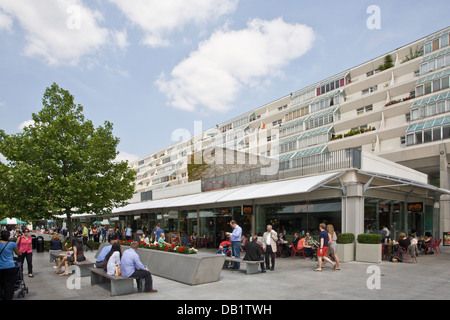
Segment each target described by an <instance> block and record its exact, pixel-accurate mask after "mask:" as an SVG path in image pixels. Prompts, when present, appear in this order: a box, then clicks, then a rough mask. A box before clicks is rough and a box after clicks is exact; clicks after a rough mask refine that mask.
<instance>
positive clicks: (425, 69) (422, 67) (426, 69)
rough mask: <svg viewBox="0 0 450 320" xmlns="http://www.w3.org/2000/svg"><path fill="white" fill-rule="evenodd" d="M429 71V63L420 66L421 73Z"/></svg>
mask: <svg viewBox="0 0 450 320" xmlns="http://www.w3.org/2000/svg"><path fill="white" fill-rule="evenodd" d="M427 72H428V63H424V64H422V65H421V66H420V74H425V73H427Z"/></svg>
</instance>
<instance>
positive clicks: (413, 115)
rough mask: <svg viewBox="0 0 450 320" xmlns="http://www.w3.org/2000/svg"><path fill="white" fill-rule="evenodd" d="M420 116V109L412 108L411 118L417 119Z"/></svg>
mask: <svg viewBox="0 0 450 320" xmlns="http://www.w3.org/2000/svg"><path fill="white" fill-rule="evenodd" d="M419 118H420V112H419V109H414V110H411V120H412V121H414V120H417V119H419Z"/></svg>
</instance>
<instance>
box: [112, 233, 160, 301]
mask: <svg viewBox="0 0 450 320" xmlns="http://www.w3.org/2000/svg"><path fill="white" fill-rule="evenodd" d="M138 248H139V244H138V243H137V242H132V243H131V245H130V249H128V250H125V251H124V253H123V254H122V259H121V260H120V265H121V267H120V271H121V273H122V277H124V278H129V277H133V278H144V279H145V289H144V291H145V292H146V293H154V292H158V290H154V289H153V280H152V275H151V273H150V271H149V270H148V269H147V268H146V267H145V266H144V265H143V264H142V262H141V259H139V256H138V254H137V250H138Z"/></svg>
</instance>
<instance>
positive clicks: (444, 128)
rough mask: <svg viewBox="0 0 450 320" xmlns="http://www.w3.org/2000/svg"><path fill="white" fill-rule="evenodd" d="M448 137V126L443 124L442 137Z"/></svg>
mask: <svg viewBox="0 0 450 320" xmlns="http://www.w3.org/2000/svg"><path fill="white" fill-rule="evenodd" d="M449 138H450V126H445V127H443V128H442V139H449Z"/></svg>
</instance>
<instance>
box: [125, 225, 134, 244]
mask: <svg viewBox="0 0 450 320" xmlns="http://www.w3.org/2000/svg"><path fill="white" fill-rule="evenodd" d="M131 231H133V229H131V227H130V225H128V228H126V229H125V238H126V239H127V241H128V240H130V239H131Z"/></svg>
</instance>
